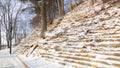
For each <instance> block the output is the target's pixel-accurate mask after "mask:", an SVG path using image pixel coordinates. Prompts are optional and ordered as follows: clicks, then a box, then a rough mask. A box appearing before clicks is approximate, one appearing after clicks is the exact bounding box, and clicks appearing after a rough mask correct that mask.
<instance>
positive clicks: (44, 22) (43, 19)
mask: <svg viewBox="0 0 120 68" xmlns="http://www.w3.org/2000/svg"><path fill="white" fill-rule="evenodd" d="M46 30H47V20H46V0H42V3H41V38H43V39H44V38H45V31H46Z"/></svg>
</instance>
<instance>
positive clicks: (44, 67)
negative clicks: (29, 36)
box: [0, 49, 70, 68]
mask: <svg viewBox="0 0 120 68" xmlns="http://www.w3.org/2000/svg"><path fill="white" fill-rule="evenodd" d="M18 56H19V57H20V58H21V59H22V61H23V62H24V63H25V64H26V65H27V66H28V67H29V68H48V67H49V68H68V67H66V66H62V65H60V64H57V63H53V62H50V61H46V60H44V59H41V58H38V57H34V58H32V57H25V56H23V55H18ZM38 62H39V63H38ZM0 68H27V67H26V66H24V64H22V63H21V61H20V60H19V59H18V57H17V56H16V55H15V54H12V55H10V54H9V50H8V49H5V50H2V51H0ZM69 68H70V67H69Z"/></svg>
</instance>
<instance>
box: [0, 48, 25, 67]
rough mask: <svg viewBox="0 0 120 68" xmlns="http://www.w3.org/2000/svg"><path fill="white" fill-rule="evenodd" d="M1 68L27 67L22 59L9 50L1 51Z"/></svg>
mask: <svg viewBox="0 0 120 68" xmlns="http://www.w3.org/2000/svg"><path fill="white" fill-rule="evenodd" d="M0 68H25V66H24V65H23V64H22V63H21V62H20V60H19V59H18V58H17V57H16V56H15V55H13V54H11V55H10V54H9V50H8V49H5V50H1V51H0Z"/></svg>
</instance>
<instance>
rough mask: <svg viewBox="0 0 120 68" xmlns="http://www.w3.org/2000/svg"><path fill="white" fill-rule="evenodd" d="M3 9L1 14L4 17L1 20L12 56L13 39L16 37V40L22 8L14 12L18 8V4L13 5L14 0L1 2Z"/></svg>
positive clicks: (1, 0)
mask: <svg viewBox="0 0 120 68" xmlns="http://www.w3.org/2000/svg"><path fill="white" fill-rule="evenodd" d="M0 4H1V8H0V12H1V13H2V15H3V17H2V19H1V21H2V24H3V27H5V34H6V41H7V46H8V48H10V54H11V53H12V39H13V38H14V37H15V39H16V31H17V27H16V26H17V25H16V23H17V19H18V15H19V13H20V9H21V6H20V7H19V8H18V10H16V12H15V11H14V10H15V9H16V8H15V6H16V3H15V4H14V5H13V4H12V0H0Z"/></svg>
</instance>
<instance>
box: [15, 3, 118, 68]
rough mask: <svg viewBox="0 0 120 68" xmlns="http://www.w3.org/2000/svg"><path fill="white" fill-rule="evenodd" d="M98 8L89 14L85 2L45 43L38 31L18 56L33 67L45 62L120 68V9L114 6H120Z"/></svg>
mask: <svg viewBox="0 0 120 68" xmlns="http://www.w3.org/2000/svg"><path fill="white" fill-rule="evenodd" d="M96 4H97V6H93V8H92V9H91V10H89V6H88V5H87V2H85V3H83V4H82V5H80V6H78V7H77V8H76V9H75V10H73V11H72V12H69V13H68V14H66V15H65V16H64V17H63V19H62V20H61V21H60V24H58V25H57V27H55V28H53V29H52V30H51V31H48V32H47V36H46V39H40V37H39V34H40V29H38V28H36V29H35V30H34V31H33V32H32V34H31V35H30V36H29V37H27V38H26V39H23V40H22V41H21V44H19V46H18V47H16V53H20V54H23V55H25V56H28V59H29V58H30V59H31V60H30V61H31V62H32V61H33V63H31V62H30V63H29V62H28V63H27V64H29V65H33V66H34V64H36V65H35V66H37V63H38V66H39V65H41V64H39V63H40V61H43V60H41V59H40V61H39V58H44V59H45V60H47V61H50V63H52V62H53V63H58V64H61V65H65V66H70V67H73V68H120V43H119V42H120V28H119V27H120V17H119V16H120V8H119V7H117V6H114V5H115V4H118V5H119V4H120V2H116V3H115V4H111V3H106V4H101V3H100V4H99V3H96ZM103 6H107V7H103ZM98 8H99V9H98ZM36 57H37V58H36ZM37 60H38V61H37ZM28 61H29V60H28ZM47 67H49V66H47ZM70 67H68V68H70Z"/></svg>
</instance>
